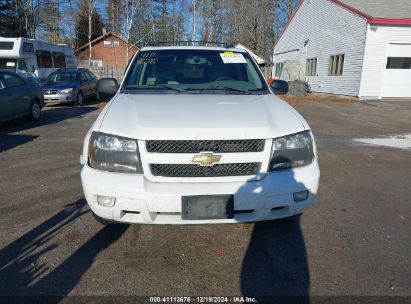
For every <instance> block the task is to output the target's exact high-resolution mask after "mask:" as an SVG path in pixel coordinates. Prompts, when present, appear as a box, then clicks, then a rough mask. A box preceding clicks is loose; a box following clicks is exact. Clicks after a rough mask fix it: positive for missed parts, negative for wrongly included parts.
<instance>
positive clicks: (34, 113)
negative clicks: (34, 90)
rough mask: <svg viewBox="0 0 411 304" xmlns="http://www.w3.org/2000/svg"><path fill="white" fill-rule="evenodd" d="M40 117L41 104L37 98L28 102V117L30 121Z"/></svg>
mask: <svg viewBox="0 0 411 304" xmlns="http://www.w3.org/2000/svg"><path fill="white" fill-rule="evenodd" d="M40 117H41V105H40V102H39V101H38V100H33V101H32V102H31V104H30V112H29V118H30V120H32V121H37V120H39V119H40Z"/></svg>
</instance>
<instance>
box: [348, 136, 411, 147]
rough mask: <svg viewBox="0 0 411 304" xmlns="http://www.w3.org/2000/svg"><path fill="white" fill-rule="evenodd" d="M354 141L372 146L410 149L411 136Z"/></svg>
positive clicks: (358, 139)
mask: <svg viewBox="0 0 411 304" xmlns="http://www.w3.org/2000/svg"><path fill="white" fill-rule="evenodd" d="M355 141H358V142H362V143H365V144H369V145H374V146H385V147H391V148H398V149H411V134H401V135H394V136H390V137H384V138H357V139H355Z"/></svg>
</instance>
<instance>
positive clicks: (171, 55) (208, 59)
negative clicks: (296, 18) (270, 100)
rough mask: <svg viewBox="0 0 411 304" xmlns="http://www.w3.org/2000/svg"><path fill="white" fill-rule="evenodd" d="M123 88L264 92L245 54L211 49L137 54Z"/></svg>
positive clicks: (261, 83)
mask: <svg viewBox="0 0 411 304" xmlns="http://www.w3.org/2000/svg"><path fill="white" fill-rule="evenodd" d="M124 88H125V89H126V90H128V92H129V93H130V92H131V93H134V92H135V91H137V93H138V91H141V90H144V91H147V90H152V89H158V90H160V91H164V90H172V91H177V92H196V93H202V92H206V93H208V94H210V93H218V92H220V93H221V91H224V92H231V93H233V94H261V93H268V89H267V87H266V85H265V83H264V80H263V79H262V77H261V75H260V73H259V72H258V71H257V68H256V66H255V64H254V63H253V61H252V60H251V58H250V56H249V55H248V54H247V53H240V52H231V51H214V50H156V51H143V52H140V53H139V54H138V55H137V58H135V59H134V60H133V62H132V66H131V68H130V70H129V73H128V76H127V79H126V81H125V82H124Z"/></svg>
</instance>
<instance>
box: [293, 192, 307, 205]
mask: <svg viewBox="0 0 411 304" xmlns="http://www.w3.org/2000/svg"><path fill="white" fill-rule="evenodd" d="M309 194H310V192H309V191H308V190H305V191H300V192H294V193H293V197H294V202H302V201H305V200H306V199H307V198H308V195H309Z"/></svg>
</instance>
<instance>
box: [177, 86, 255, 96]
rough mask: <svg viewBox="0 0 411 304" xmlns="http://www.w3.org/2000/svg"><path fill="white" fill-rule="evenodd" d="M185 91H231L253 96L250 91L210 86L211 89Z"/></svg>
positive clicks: (188, 89) (189, 89) (186, 89)
mask: <svg viewBox="0 0 411 304" xmlns="http://www.w3.org/2000/svg"><path fill="white" fill-rule="evenodd" d="M184 90H185V91H216V90H227V91H233V92H240V93H244V94H250V95H254V93H253V92H252V91H250V90H243V89H236V88H232V87H224V86H211V87H205V88H185V89H184Z"/></svg>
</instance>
